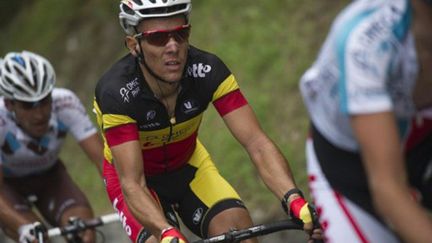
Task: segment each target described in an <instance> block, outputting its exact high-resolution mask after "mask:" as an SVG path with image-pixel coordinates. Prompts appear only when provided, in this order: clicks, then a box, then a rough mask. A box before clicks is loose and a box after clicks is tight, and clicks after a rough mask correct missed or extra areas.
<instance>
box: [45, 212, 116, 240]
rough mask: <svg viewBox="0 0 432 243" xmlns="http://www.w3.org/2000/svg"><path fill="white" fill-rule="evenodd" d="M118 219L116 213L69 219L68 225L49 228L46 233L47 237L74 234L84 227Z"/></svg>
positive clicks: (91, 226)
mask: <svg viewBox="0 0 432 243" xmlns="http://www.w3.org/2000/svg"><path fill="white" fill-rule="evenodd" d="M119 220H120V218H119V216H118V214H117V213H111V214H107V215H102V216H100V217H96V218H93V219H88V220H83V219H79V218H76V219H72V220H71V224H70V225H66V226H63V227H56V228H52V229H49V230H48V232H47V235H48V238H51V237H55V236H60V235H67V234H74V233H77V232H80V231H84V230H86V229H92V228H96V227H98V226H102V225H105V224H109V223H113V222H116V221H119Z"/></svg>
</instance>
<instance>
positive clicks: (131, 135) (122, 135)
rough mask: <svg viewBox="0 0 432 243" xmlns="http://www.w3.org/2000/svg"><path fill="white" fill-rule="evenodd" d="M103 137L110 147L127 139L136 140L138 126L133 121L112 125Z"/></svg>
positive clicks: (137, 137)
mask: <svg viewBox="0 0 432 243" xmlns="http://www.w3.org/2000/svg"><path fill="white" fill-rule="evenodd" d="M105 138H106V140H107V143H108V145H109V146H110V147H112V146H115V145H119V144H122V143H125V142H128V141H132V140H138V139H139V136H138V128H137V126H136V124H135V123H129V124H125V125H120V126H116V127H112V128H110V129H108V130H106V131H105Z"/></svg>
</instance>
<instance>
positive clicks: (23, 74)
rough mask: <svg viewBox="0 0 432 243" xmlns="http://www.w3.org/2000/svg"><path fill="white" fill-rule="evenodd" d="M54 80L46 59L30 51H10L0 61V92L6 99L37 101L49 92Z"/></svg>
mask: <svg viewBox="0 0 432 243" xmlns="http://www.w3.org/2000/svg"><path fill="white" fill-rule="evenodd" d="M55 80H56V79H55V73H54V69H53V67H52V66H51V64H50V63H49V62H48V60H47V59H45V58H43V57H41V56H39V55H37V54H35V53H32V52H28V51H23V52H21V53H19V52H10V53H8V54H7V55H6V56H5V58H4V59H3V63H0V93H1V94H2V95H3V96H5V97H6V98H8V99H14V100H19V101H26V102H36V101H39V100H41V99H43V98H45V97H46V96H47V95H48V94H49V93H50V92H51V90H52V89H53V88H54V84H55Z"/></svg>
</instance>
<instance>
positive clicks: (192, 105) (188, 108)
mask: <svg viewBox="0 0 432 243" xmlns="http://www.w3.org/2000/svg"><path fill="white" fill-rule="evenodd" d="M198 109H199V105H198V102H197V101H195V100H191V99H189V100H186V101H185V102H183V105H182V111H183V113H185V114H190V113H193V112H195V111H197V110H198Z"/></svg>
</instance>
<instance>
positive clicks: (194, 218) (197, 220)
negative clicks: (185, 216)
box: [192, 208, 204, 224]
mask: <svg viewBox="0 0 432 243" xmlns="http://www.w3.org/2000/svg"><path fill="white" fill-rule="evenodd" d="M203 213H204V209H202V208H197V210H195V212H194V213H193V216H192V222H193V223H194V224H199V223H200V222H201V218H202V216H203Z"/></svg>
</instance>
